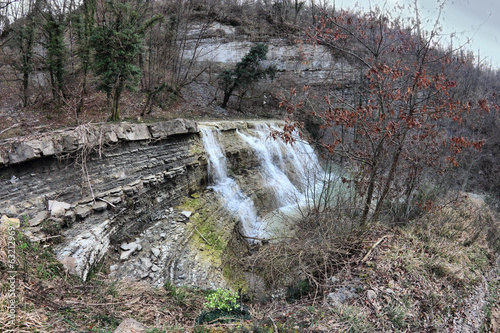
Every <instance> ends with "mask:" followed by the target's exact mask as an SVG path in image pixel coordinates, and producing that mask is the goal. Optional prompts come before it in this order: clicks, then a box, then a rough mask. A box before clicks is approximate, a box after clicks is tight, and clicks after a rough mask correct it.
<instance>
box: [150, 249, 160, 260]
mask: <svg viewBox="0 0 500 333" xmlns="http://www.w3.org/2000/svg"><path fill="white" fill-rule="evenodd" d="M151 253H153V255H154V256H155V257H157V258H158V257H159V256H160V249H158V248H156V247H153V248H151Z"/></svg>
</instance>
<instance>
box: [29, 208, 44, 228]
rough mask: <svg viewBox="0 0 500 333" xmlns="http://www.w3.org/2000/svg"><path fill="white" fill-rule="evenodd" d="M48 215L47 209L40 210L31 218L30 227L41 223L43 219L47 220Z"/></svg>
mask: <svg viewBox="0 0 500 333" xmlns="http://www.w3.org/2000/svg"><path fill="white" fill-rule="evenodd" d="M46 217H47V213H46V212H45V211H43V212H38V213H37V214H36V215H35V216H33V218H32V219H31V220H30V227H35V226H37V225H39V224H40V223H42V222H43V220H45V218H46Z"/></svg>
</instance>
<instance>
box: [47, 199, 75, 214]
mask: <svg viewBox="0 0 500 333" xmlns="http://www.w3.org/2000/svg"><path fill="white" fill-rule="evenodd" d="M70 208H71V205H70V204H69V203H66V202H61V201H55V200H49V212H50V215H51V216H54V217H58V216H63V215H64V213H66V210H68V209H70Z"/></svg>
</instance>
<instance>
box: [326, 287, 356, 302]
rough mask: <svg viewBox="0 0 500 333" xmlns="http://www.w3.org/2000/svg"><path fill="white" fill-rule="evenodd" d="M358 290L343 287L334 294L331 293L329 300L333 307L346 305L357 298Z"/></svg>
mask: <svg viewBox="0 0 500 333" xmlns="http://www.w3.org/2000/svg"><path fill="white" fill-rule="evenodd" d="M356 296H357V294H356V289H354V288H345V287H341V288H339V289H337V290H336V291H335V292H333V293H329V294H328V296H327V300H328V302H329V303H330V304H332V305H339V304H344V303H346V302H347V301H348V300H350V299H352V298H354V297H356Z"/></svg>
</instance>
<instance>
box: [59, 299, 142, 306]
mask: <svg viewBox="0 0 500 333" xmlns="http://www.w3.org/2000/svg"><path fill="white" fill-rule="evenodd" d="M139 299H140V297H137V298H136V299H135V300H132V301H130V302H129V301H128V300H124V301H121V302H114V303H85V302H75V301H64V303H70V304H81V305H88V306H106V305H114V304H122V303H125V302H129V303H128V304H134V303H136V302H137V301H139Z"/></svg>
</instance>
